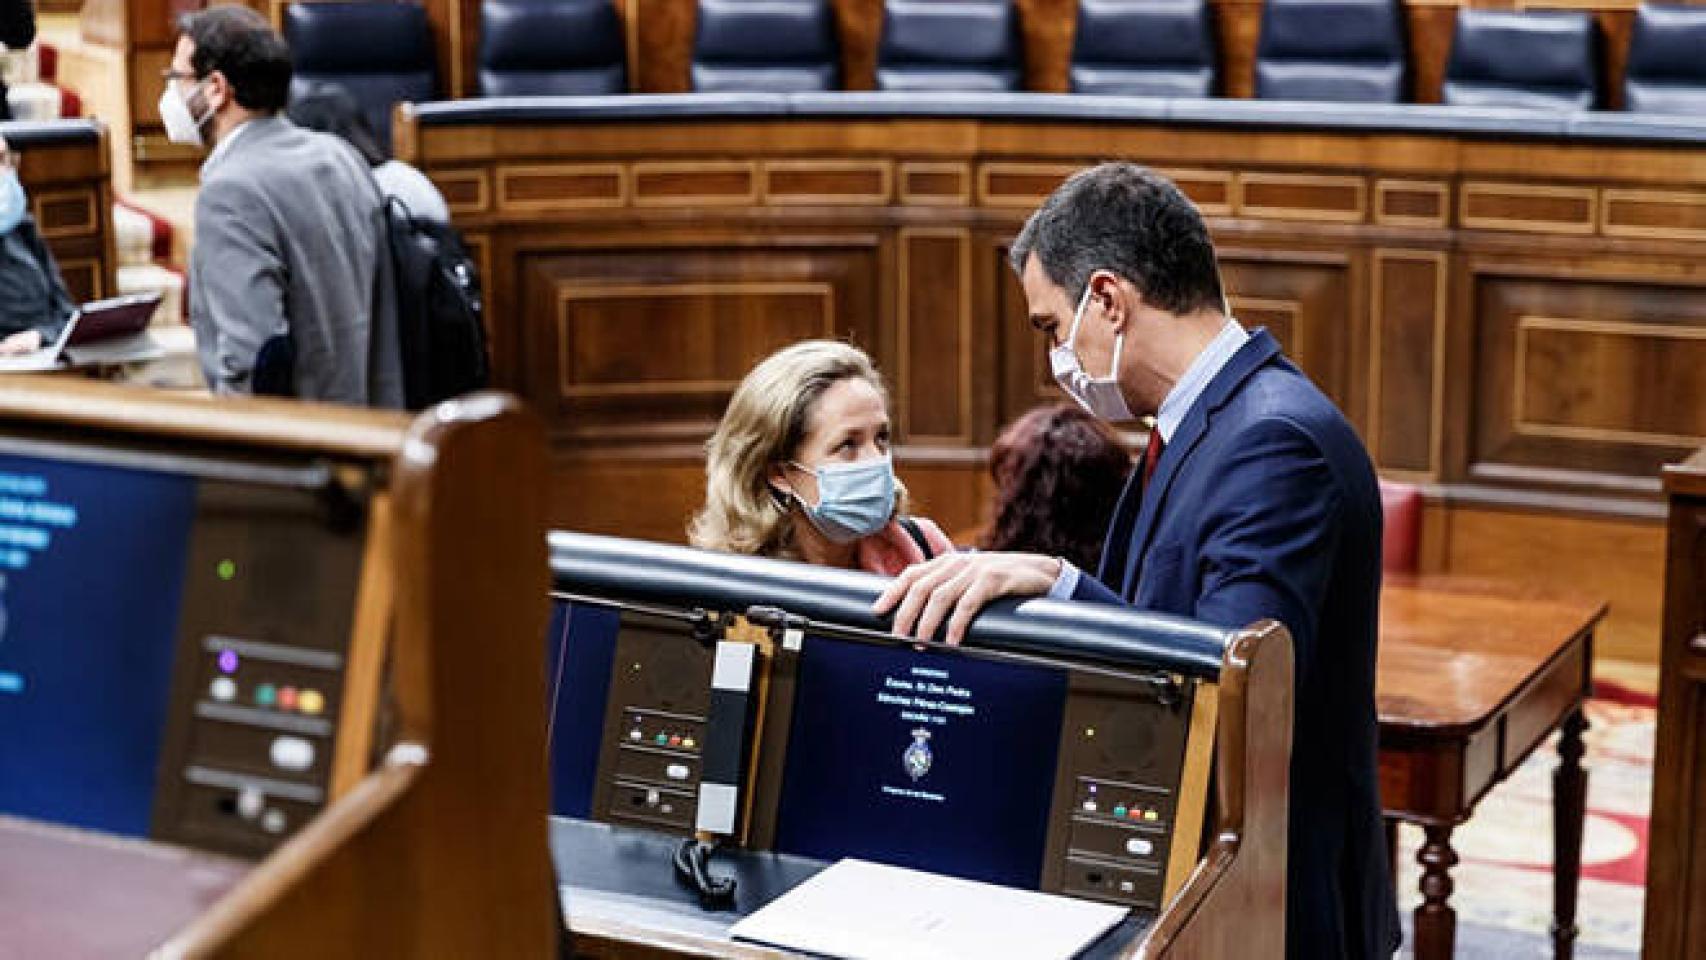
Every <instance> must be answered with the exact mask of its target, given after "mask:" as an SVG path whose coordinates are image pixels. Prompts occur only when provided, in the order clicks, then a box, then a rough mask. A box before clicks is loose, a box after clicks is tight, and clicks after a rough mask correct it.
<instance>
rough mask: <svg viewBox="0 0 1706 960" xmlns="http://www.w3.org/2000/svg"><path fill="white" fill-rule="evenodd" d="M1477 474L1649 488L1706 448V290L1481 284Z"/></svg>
mask: <svg viewBox="0 0 1706 960" xmlns="http://www.w3.org/2000/svg"><path fill="white" fill-rule="evenodd" d="M1474 292H1475V302H1476V316H1477V331H1476V332H1477V339H1476V356H1477V363H1476V367H1475V379H1474V414H1473V429H1474V443H1473V445H1472V448H1471V457H1470V470H1471V473H1472V474H1474V475H1477V476H1480V477H1483V478H1487V479H1513V480H1514V479H1528V480H1534V481H1542V482H1544V481H1547V480H1550V481H1553V482H1558V483H1565V484H1570V483H1574V484H1581V485H1586V486H1589V487H1594V488H1604V487H1606V486H1607V485H1610V486H1612V487H1621V488H1625V489H1630V490H1644V489H1648V488H1650V487H1652V486H1653V485H1654V484H1655V483H1656V481H1655V480H1654V479H1653V478H1654V477H1656V476H1657V473H1658V470H1659V467H1660V466H1661V465H1662V464H1664V463H1666V462H1670V461H1673V460H1676V459H1679V458H1680V457H1681V456H1683V455H1685V454H1686V453H1688V452H1689V451H1690V450H1692V449H1694V448H1695V447H1697V446H1699V445H1700V444H1701V443H1703V442H1706V378H1702V377H1701V376H1700V371H1701V370H1706V287H1698V286H1683V285H1669V284H1664V283H1661V282H1653V283H1637V282H1613V281H1609V280H1595V279H1580V280H1573V279H1569V278H1567V277H1557V278H1525V277H1506V276H1496V275H1484V274H1483V275H1481V276H1479V277H1477V279H1476V285H1475V291H1474Z"/></svg>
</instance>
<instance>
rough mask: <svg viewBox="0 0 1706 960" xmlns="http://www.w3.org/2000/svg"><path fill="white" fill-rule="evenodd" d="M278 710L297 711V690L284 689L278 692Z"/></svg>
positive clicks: (293, 688)
mask: <svg viewBox="0 0 1706 960" xmlns="http://www.w3.org/2000/svg"><path fill="white" fill-rule="evenodd" d="M278 708H279V709H280V710H295V709H296V688H295V687H284V688H281V689H280V690H279V691H278Z"/></svg>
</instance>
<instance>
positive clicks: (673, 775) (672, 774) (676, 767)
mask: <svg viewBox="0 0 1706 960" xmlns="http://www.w3.org/2000/svg"><path fill="white" fill-rule="evenodd" d="M663 775H664V776H666V777H668V778H670V779H671V780H686V779H687V764H685V763H672V764H670V765H669V766H667V767H664V768H663Z"/></svg>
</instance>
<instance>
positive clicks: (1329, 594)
mask: <svg viewBox="0 0 1706 960" xmlns="http://www.w3.org/2000/svg"><path fill="white" fill-rule="evenodd" d="M1150 484H1151V486H1152V488H1153V489H1151V490H1149V491H1148V492H1147V495H1146V494H1145V491H1144V490H1143V489H1142V486H1143V480H1142V477H1141V476H1140V475H1139V473H1137V472H1134V474H1133V477H1132V479H1131V481H1130V482H1129V483H1128V484H1127V486H1126V490H1125V493H1124V494H1123V495H1122V496H1121V498H1120V502H1119V505H1118V506H1117V507H1116V508H1115V512H1114V519H1113V522H1112V524H1111V525H1110V527H1109V531H1108V540H1107V544H1106V546H1105V547H1104V548H1103V551H1102V567H1101V570H1100V572H1099V574H1098V576H1097V578H1096V579H1092V578H1090V577H1088V576H1085V577H1081V578H1079V584H1078V589H1077V591H1076V593H1075V594H1074V598H1075V599H1079V600H1090V601H1100V602H1105V603H1122V602H1123V603H1130V604H1132V605H1134V606H1137V607H1139V608H1142V609H1145V610H1155V611H1160V612H1163V613H1172V614H1179V615H1182V616H1187V617H1195V618H1197V619H1199V620H1204V621H1207V622H1209V623H1214V624H1218V625H1221V626H1227V627H1241V626H1245V625H1247V624H1250V623H1252V622H1254V621H1256V620H1260V619H1262V618H1264V617H1271V618H1273V619H1275V620H1278V621H1279V622H1281V623H1283V624H1285V626H1286V627H1287V629H1289V630H1290V631H1291V638H1292V643H1293V653H1294V661H1295V666H1296V669H1295V674H1294V676H1295V680H1294V682H1295V697H1296V708H1295V711H1296V722H1295V725H1294V728H1293V732H1292V751H1291V818H1290V847H1289V861H1288V862H1289V869H1288V870H1287V886H1286V955H1287V956H1288V957H1291V958H1293V960H1331V958H1336V957H1357V958H1362V957H1390V956H1391V955H1392V951H1393V949H1394V948H1395V947H1396V946H1397V943H1398V937H1399V931H1398V914H1397V907H1396V904H1395V902H1394V900H1393V893H1392V883H1391V880H1390V874H1389V873H1388V868H1387V856H1386V842H1385V835H1384V831H1383V830H1382V827H1381V818H1380V799H1379V785H1378V781H1377V779H1376V774H1375V769H1376V760H1375V751H1376V747H1377V727H1376V719H1375V710H1374V656H1375V636H1376V629H1377V618H1378V612H1379V602H1380V533H1381V512H1380V492H1379V487H1378V485H1377V482H1376V480H1375V477H1374V470H1373V468H1372V467H1371V466H1370V464H1369V460H1368V453H1367V451H1366V450H1364V449H1363V445H1362V441H1361V440H1359V439H1358V438H1357V435H1356V433H1355V432H1354V431H1353V430H1352V429H1351V426H1350V424H1348V423H1346V422H1345V418H1344V417H1343V416H1342V415H1341V414H1340V413H1339V411H1338V409H1337V408H1335V407H1334V406H1333V404H1332V401H1330V400H1328V399H1327V398H1326V397H1325V396H1323V395H1322V394H1321V392H1320V391H1319V390H1317V389H1316V388H1315V385H1314V384H1312V383H1310V382H1309V380H1308V378H1306V377H1305V376H1304V375H1303V374H1302V372H1300V371H1299V370H1298V369H1297V368H1296V367H1294V366H1292V364H1291V363H1290V362H1289V361H1288V360H1286V359H1285V357H1284V356H1282V355H1281V353H1280V349H1279V345H1278V344H1277V343H1276V342H1275V341H1274V339H1273V338H1272V337H1271V336H1269V335H1268V334H1267V332H1266V331H1263V330H1257V331H1255V332H1254V333H1253V334H1252V336H1251V337H1250V340H1249V341H1248V342H1247V343H1245V344H1244V346H1243V347H1241V348H1240V349H1239V350H1238V352H1237V353H1236V354H1234V355H1233V357H1232V359H1231V360H1230V361H1228V363H1227V364H1226V366H1225V367H1223V368H1222V369H1221V371H1220V373H1219V374H1218V375H1217V376H1216V377H1215V378H1214V379H1213V380H1212V381H1211V382H1210V383H1209V385H1208V387H1207V388H1206V389H1205V390H1204V391H1203V393H1202V395H1201V396H1200V397H1199V398H1198V400H1197V402H1196V404H1195V406H1194V407H1193V408H1192V409H1191V410H1190V412H1189V413H1188V414H1187V416H1186V418H1185V420H1184V422H1183V423H1182V424H1181V425H1180V427H1179V429H1178V431H1177V433H1176V435H1175V436H1174V437H1173V439H1172V441H1171V442H1170V443H1168V444H1167V445H1166V446H1165V447H1164V448H1163V452H1162V454H1161V460H1160V462H1159V463H1158V464H1157V465H1156V469H1155V475H1154V478H1153V479H1152V480H1151V481H1150Z"/></svg>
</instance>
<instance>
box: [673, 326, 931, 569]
mask: <svg viewBox="0 0 1706 960" xmlns="http://www.w3.org/2000/svg"><path fill="white" fill-rule="evenodd" d="M888 406H889V403H888V393H887V391H885V390H884V389H883V384H882V380H881V378H879V377H878V376H877V371H876V368H875V367H873V366H872V365H871V358H870V357H868V356H866V355H865V353H864V351H862V350H860V349H859V348H857V347H854V346H851V345H849V344H846V343H840V342H836V341H831V340H807V341H804V342H801V343H796V344H794V345H793V346H791V347H786V348H784V349H782V350H779V351H777V352H776V353H774V354H772V355H770V356H769V357H768V358H766V359H765V360H764V361H763V362H762V363H760V364H759V365H758V366H756V367H754V368H753V369H752V372H751V373H748V374H747V375H746V379H745V380H742V381H741V383H740V386H739V387H738V388H737V389H736V390H735V393H734V396H733V397H732V398H731V399H730V400H729V406H728V409H727V410H726V411H725V412H724V414H723V419H722V422H721V423H719V424H718V425H717V430H716V433H714V434H712V436H711V439H710V442H709V443H707V444H706V452H707V454H708V461H707V463H706V466H705V474H706V476H705V506H704V508H703V509H702V510H700V512H699V514H698V515H697V516H695V517H694V518H693V521H692V524H691V526H690V528H689V530H688V538H689V540H690V541H691V542H692V544H693V545H694V546H696V547H701V548H704V549H709V550H724V551H728V552H731V553H744V554H754V555H757V556H764V557H782V558H785V559H789V560H803V561H805V562H807V563H815V564H819V565H821V566H828V567H843V568H848V569H859V570H866V571H869V572H872V573H880V574H884V575H885V576H893V575H894V574H896V573H898V572H900V571H901V570H903V569H905V568H906V567H907V566H909V565H911V564H914V563H920V562H922V561H924V560H927V559H929V558H931V557H934V556H941V555H943V554H946V553H950V552H952V551H953V549H954V548H953V544H952V543H951V542H949V540H948V538H947V537H946V536H945V535H944V534H943V533H942V531H941V530H940V529H939V528H938V527H937V526H936V525H935V524H934V523H932V522H930V521H929V520H926V519H924V518H922V517H908V516H907V515H906V488H905V487H904V486H902V485H901V484H900V481H899V480H897V479H895V475H894V464H893V462H892V460H891V459H890V451H889V436H890V427H889V411H888Z"/></svg>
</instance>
